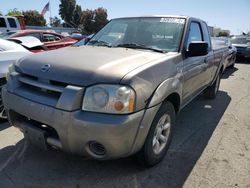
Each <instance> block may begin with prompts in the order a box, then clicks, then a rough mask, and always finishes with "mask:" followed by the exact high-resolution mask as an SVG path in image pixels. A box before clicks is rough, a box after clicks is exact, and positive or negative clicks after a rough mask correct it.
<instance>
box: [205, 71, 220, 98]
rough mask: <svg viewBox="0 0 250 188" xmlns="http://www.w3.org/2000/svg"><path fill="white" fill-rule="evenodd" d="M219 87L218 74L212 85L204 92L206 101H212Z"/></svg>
mask: <svg viewBox="0 0 250 188" xmlns="http://www.w3.org/2000/svg"><path fill="white" fill-rule="evenodd" d="M219 87H220V73H219V74H218V76H217V78H216V80H215V82H214V83H213V85H211V86H209V87H208V88H206V89H205V90H204V95H205V97H206V98H207V99H214V98H215V97H216V95H217V93H218V91H219Z"/></svg>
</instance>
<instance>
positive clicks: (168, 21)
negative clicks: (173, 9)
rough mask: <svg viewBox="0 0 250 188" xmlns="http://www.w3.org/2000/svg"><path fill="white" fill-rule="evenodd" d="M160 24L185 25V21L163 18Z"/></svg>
mask: <svg viewBox="0 0 250 188" xmlns="http://www.w3.org/2000/svg"><path fill="white" fill-rule="evenodd" d="M160 22H167V23H177V24H184V23H185V20H184V19H180V18H161V20H160Z"/></svg>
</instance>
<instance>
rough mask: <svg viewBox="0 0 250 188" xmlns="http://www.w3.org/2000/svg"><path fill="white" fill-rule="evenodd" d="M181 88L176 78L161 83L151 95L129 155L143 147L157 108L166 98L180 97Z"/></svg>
mask: <svg viewBox="0 0 250 188" xmlns="http://www.w3.org/2000/svg"><path fill="white" fill-rule="evenodd" d="M181 88H182V84H181V81H180V79H177V78H170V79H167V80H165V81H163V82H162V83H161V84H160V85H159V86H158V87H157V88H156V90H155V91H154V92H153V94H152V97H151V100H150V101H149V103H148V105H147V107H146V109H145V111H144V115H143V118H142V120H141V123H140V126H139V128H138V131H137V134H136V138H135V141H134V144H133V148H132V151H131V153H136V152H138V151H139V150H140V149H141V148H142V147H143V144H144V142H145V140H146V137H147V135H148V131H149V129H150V127H151V124H152V122H153V119H154V117H155V115H156V114H157V112H158V110H159V108H160V107H161V103H162V102H163V101H164V100H165V99H166V98H167V97H168V96H170V95H172V94H178V95H179V96H181V95H180V94H181V91H182V90H181ZM179 98H180V97H179ZM178 103H180V101H178ZM173 105H174V104H173ZM176 109H177V108H176ZM177 111H178V110H177Z"/></svg>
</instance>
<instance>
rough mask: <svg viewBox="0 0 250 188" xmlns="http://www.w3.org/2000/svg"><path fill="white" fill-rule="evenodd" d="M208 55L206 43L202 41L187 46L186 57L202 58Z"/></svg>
mask: <svg viewBox="0 0 250 188" xmlns="http://www.w3.org/2000/svg"><path fill="white" fill-rule="evenodd" d="M207 54H208V43H206V42H203V41H197V42H191V43H190V44H189V46H188V51H187V56H188V57H195V56H204V55H207Z"/></svg>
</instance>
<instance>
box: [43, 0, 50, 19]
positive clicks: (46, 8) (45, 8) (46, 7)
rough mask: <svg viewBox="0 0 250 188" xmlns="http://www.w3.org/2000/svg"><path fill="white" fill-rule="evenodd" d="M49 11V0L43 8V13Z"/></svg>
mask: <svg viewBox="0 0 250 188" xmlns="http://www.w3.org/2000/svg"><path fill="white" fill-rule="evenodd" d="M47 11H49V2H48V3H47V4H46V5H45V7H44V8H43V10H42V12H41V15H43V16H44V15H45V14H46V12H47Z"/></svg>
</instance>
